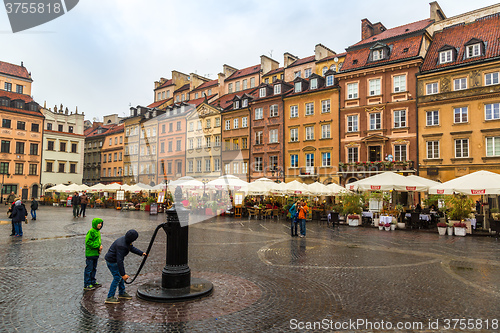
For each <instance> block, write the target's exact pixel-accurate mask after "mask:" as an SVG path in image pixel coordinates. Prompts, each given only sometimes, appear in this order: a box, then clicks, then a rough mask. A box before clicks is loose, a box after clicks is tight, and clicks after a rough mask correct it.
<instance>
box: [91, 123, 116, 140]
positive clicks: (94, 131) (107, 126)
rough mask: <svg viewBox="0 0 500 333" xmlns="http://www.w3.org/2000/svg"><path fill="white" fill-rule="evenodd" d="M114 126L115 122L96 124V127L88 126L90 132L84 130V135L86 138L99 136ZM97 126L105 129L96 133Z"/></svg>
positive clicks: (105, 133)
mask: <svg viewBox="0 0 500 333" xmlns="http://www.w3.org/2000/svg"><path fill="white" fill-rule="evenodd" d="M115 126H118V125H116V124H110V125H102V126H98V127H96V128H89V129H91V131H90V132H88V133H87V132H84V133H85V137H86V138H89V137H95V136H101V135H107V134H108V132H109V130H110V129H112V128H114V127H115ZM99 128H101V129H104V130H105V131H104V132H103V133H98V130H99Z"/></svg>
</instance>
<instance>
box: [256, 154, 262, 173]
mask: <svg viewBox="0 0 500 333" xmlns="http://www.w3.org/2000/svg"><path fill="white" fill-rule="evenodd" d="M255 171H257V172H259V171H262V157H256V158H255Z"/></svg>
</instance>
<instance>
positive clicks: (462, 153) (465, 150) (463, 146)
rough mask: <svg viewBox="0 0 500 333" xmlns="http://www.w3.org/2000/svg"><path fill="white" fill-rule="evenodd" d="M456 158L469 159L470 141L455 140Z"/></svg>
mask: <svg viewBox="0 0 500 333" xmlns="http://www.w3.org/2000/svg"><path fill="white" fill-rule="evenodd" d="M455 157H456V158H462V157H469V139H458V140H455Z"/></svg>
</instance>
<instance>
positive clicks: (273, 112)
mask: <svg viewBox="0 0 500 333" xmlns="http://www.w3.org/2000/svg"><path fill="white" fill-rule="evenodd" d="M277 116H278V104H273V105H271V106H270V107H269V117H277Z"/></svg>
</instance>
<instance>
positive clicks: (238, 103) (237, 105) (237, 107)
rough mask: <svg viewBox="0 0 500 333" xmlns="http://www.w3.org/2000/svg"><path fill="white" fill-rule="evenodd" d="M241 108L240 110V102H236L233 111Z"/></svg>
mask: <svg viewBox="0 0 500 333" xmlns="http://www.w3.org/2000/svg"><path fill="white" fill-rule="evenodd" d="M239 108H240V101H234V103H233V109H239Z"/></svg>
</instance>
